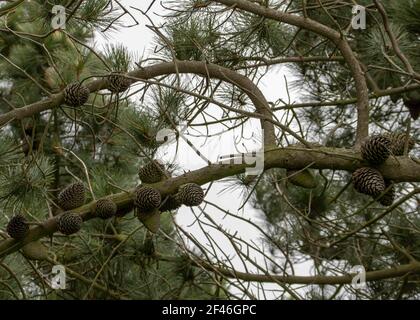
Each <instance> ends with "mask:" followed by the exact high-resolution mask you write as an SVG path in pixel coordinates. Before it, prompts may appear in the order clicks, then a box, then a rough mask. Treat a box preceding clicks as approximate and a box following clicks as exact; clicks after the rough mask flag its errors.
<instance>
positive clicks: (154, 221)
mask: <svg viewBox="0 0 420 320" xmlns="http://www.w3.org/2000/svg"><path fill="white" fill-rule="evenodd" d="M136 215H137V218H138V219H139V221H140V222H141V223H143V225H144V226H145V227H146V229H147V230H149V231H150V232H152V233H156V232H158V231H159V228H160V211H159V210H157V209H156V210H153V211H152V212H148V213H143V212H139V211H138V210H137V212H136Z"/></svg>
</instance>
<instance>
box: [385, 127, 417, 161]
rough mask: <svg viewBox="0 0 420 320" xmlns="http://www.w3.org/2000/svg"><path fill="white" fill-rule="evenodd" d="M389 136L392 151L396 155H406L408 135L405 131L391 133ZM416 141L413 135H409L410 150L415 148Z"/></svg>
mask: <svg viewBox="0 0 420 320" xmlns="http://www.w3.org/2000/svg"><path fill="white" fill-rule="evenodd" d="M387 137H388V138H389V139H390V140H391V153H392V154H393V155H394V156H402V155H404V147H405V141H406V139H407V138H406V137H407V135H406V134H405V133H390V134H387ZM415 144H416V141H415V140H414V139H413V138H412V137H408V152H410V150H411V149H413V148H414V145H415Z"/></svg>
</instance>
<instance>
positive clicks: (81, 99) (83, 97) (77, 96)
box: [64, 82, 90, 107]
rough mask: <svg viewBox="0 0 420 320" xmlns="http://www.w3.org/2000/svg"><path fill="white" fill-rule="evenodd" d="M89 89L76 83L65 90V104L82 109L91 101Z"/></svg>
mask: <svg viewBox="0 0 420 320" xmlns="http://www.w3.org/2000/svg"><path fill="white" fill-rule="evenodd" d="M89 94H90V91H89V88H88V87H86V86H85V85H83V84H81V83H79V82H74V83H71V84H69V85H68V86H67V87H66V88H65V89H64V103H65V104H67V105H69V106H72V107H80V106H82V105H84V104H85V103H86V102H87V101H88V99H89Z"/></svg>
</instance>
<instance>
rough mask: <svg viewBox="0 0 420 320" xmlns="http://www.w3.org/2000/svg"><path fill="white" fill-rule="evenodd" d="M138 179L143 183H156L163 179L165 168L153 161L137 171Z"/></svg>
mask: <svg viewBox="0 0 420 320" xmlns="http://www.w3.org/2000/svg"><path fill="white" fill-rule="evenodd" d="M139 178H140V180H141V182H143V183H156V182H160V181H162V180H163V179H164V178H165V166H164V165H163V164H162V163H160V162H159V161H158V160H153V161H151V162H149V163H148V164H146V165H145V166H143V167H141V168H140V169H139Z"/></svg>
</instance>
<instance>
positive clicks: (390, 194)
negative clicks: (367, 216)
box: [379, 181, 395, 207]
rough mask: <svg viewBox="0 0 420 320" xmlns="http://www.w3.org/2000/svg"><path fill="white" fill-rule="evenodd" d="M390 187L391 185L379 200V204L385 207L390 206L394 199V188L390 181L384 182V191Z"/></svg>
mask: <svg viewBox="0 0 420 320" xmlns="http://www.w3.org/2000/svg"><path fill="white" fill-rule="evenodd" d="M390 185H392V186H391V188H390V189H389V190H388V191H387V192H386V193H385V194H384V195H383V196H382V197H381V198H380V199H379V203H380V204H382V205H383V206H386V207H389V206H390V205H392V204H393V203H394V199H395V188H394V185H393V184H392V181H385V189H388V187H389V186H390Z"/></svg>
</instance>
